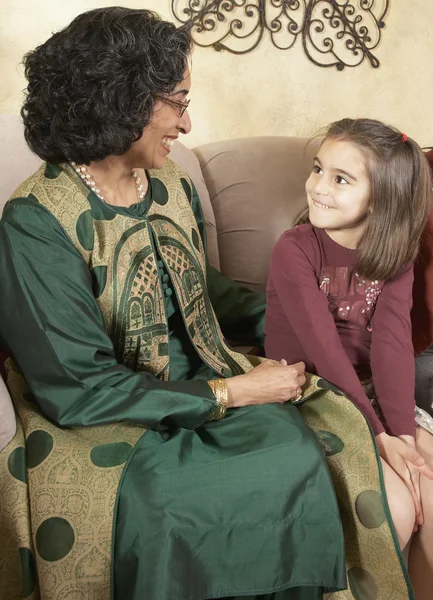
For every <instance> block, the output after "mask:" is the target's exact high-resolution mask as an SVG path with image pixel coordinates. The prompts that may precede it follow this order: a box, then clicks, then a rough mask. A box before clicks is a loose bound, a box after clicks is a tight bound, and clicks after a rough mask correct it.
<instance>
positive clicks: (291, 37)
mask: <svg viewBox="0 0 433 600" xmlns="http://www.w3.org/2000/svg"><path fill="white" fill-rule="evenodd" d="M170 1H171V9H172V12H173V15H174V16H175V18H176V19H177V20H178V21H180V22H181V23H184V26H185V27H187V28H188V29H190V30H191V34H192V37H193V40H194V42H195V43H196V44H197V45H198V46H202V47H213V48H214V49H215V50H218V51H221V50H227V51H228V52H232V53H234V54H246V53H247V52H251V50H254V48H256V47H257V46H258V45H259V44H260V42H261V40H262V38H263V36H264V34H265V32H268V33H269V35H270V38H271V40H272V43H273V45H274V46H275V47H276V48H279V49H280V50H288V49H289V48H292V47H293V46H294V45H295V43H296V41H297V39H298V38H301V39H302V44H303V47H304V51H305V54H306V55H307V56H308V58H309V59H310V60H311V61H312V62H313V63H314V64H316V65H318V66H319V67H333V66H335V67H336V68H337V69H338V70H339V71H342V70H343V69H344V67H356V66H358V65H360V64H361V63H362V62H363V61H364V59H367V60H368V61H369V62H370V64H371V66H372V67H374V68H377V67H379V65H380V63H379V60H378V59H377V57H376V56H375V55H374V54H373V50H374V49H375V48H376V47H377V46H378V44H379V42H380V39H381V34H382V29H383V27H385V21H384V18H385V16H386V14H387V12H388V10H389V4H390V0H170Z"/></svg>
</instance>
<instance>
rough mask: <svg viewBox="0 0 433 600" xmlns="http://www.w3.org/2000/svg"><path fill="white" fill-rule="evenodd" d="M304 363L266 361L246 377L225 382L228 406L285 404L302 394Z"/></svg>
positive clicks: (237, 377) (238, 377)
mask: <svg viewBox="0 0 433 600" xmlns="http://www.w3.org/2000/svg"><path fill="white" fill-rule="evenodd" d="M304 372H305V364H304V363H303V362H299V363H296V364H295V365H288V364H287V362H286V361H285V360H282V361H280V362H275V361H273V360H266V361H264V362H263V363H262V364H261V365H259V366H258V367H255V368H254V369H252V370H251V371H249V372H248V373H245V375H237V376H236V377H231V378H230V379H227V380H226V381H227V390H228V407H232V408H235V407H240V406H247V405H249V404H270V403H272V402H280V403H283V402H287V401H288V400H291V399H293V398H296V396H298V395H299V394H301V393H302V386H303V385H304V384H305V381H306V380H305V375H304Z"/></svg>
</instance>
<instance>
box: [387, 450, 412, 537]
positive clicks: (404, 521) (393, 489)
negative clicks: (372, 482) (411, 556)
mask: <svg viewBox="0 0 433 600" xmlns="http://www.w3.org/2000/svg"><path fill="white" fill-rule="evenodd" d="M382 467H383V475H384V481H385V488H386V496H387V500H388V505H389V510H390V512H391V517H392V521H393V523H394V527H395V530H396V532H397V537H398V541H399V543H400V547H401V548H402V549H403V548H404V547H405V546H406V545H407V544H408V543H409V540H410V538H411V536H412V533H413V527H414V524H415V506H414V502H413V500H412V496H411V494H410V492H409V490H408V489H407V487H406V485H405V484H404V483H403V481H402V480H401V479H400V477H399V476H398V475H397V474H396V473H395V472H394V471H393V470H392V469H391V467H390V466H389V465H388V464H387V463H385V462H384V461H382Z"/></svg>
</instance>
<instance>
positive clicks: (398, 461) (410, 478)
mask: <svg viewBox="0 0 433 600" xmlns="http://www.w3.org/2000/svg"><path fill="white" fill-rule="evenodd" d="M376 443H377V447H378V449H379V454H380V456H381V457H382V458H383V459H384V460H385V461H386V462H387V463H388V464H389V466H390V467H391V468H392V469H394V471H395V472H396V473H397V475H398V476H399V477H400V479H402V481H403V482H404V483H405V484H406V486H407V488H408V490H409V492H410V494H411V496H412V499H413V502H414V506H415V513H416V525H417V526H418V525H422V524H423V522H424V519H423V514H422V506H421V494H420V487H419V478H420V476H421V475H424V476H425V477H427V478H428V479H431V480H433V471H431V469H429V467H428V466H427V465H426V463H425V460H424V459H423V457H422V456H421V455H420V454H419V453H418V452H417V450H416V447H415V440H414V439H413V438H412V437H411V436H401V438H398V437H395V436H391V435H388V434H387V433H381V434H379V435H377V436H376Z"/></svg>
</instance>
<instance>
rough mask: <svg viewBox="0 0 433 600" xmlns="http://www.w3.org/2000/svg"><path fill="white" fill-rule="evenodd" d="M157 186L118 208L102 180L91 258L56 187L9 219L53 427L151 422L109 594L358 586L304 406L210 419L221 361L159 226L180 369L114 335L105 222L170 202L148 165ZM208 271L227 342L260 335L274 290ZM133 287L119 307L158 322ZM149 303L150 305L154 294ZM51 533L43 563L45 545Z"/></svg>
mask: <svg viewBox="0 0 433 600" xmlns="http://www.w3.org/2000/svg"><path fill="white" fill-rule="evenodd" d="M60 172H62V173H61V174H62V176H67V181H68V188H69V189H68V193H69V191H70V190H73V191H74V193H75V187H76V188H77V190H78V189H82V184H81V182H80V181H79V180H78V178H77V177H76V176H75V175H74V174H73V173H71V172H70V171H66V170H65V169H62V167H59V166H58V165H50V164H48V165H46V167H45V174H44V177H45V178H46V179H47V181H48V180H50V181H51V180H54V179H56V177H57V176H58V175H59V173H60ZM50 181H48V183H50ZM184 181H185V182H186V183H185V182H184ZM48 183H47V188H46V189H49V186H48ZM149 183H150V186H149V192H148V194H147V196H146V198H145V200H144V201H143V202H141V203H139V204H135V205H133V206H131V207H130V208H118V207H113V206H108V205H105V204H103V203H102V202H101V201H100V200H99V199H98V198H97V197H96V196H95V195H94V194H92V193H89V195H88V196H87V200H88V203H89V210H87V208H86V210H85V212H84V213H82V214H84V215H85V216H84V217H82V216H80V219H79V220H78V221H77V224H76V225H75V224H74V227H75V230H76V231H77V232H78V238H79V239H80V240H82V245H83V247H84V248H85V250H86V252H87V254H86V256H87V259H86V260H84V259H83V252H80V251H78V250H77V244H76V243H74V241H73V240H72V239H71V236H70V235H69V234H68V232H67V230H66V229H65V225H64V223H65V222H67V221H66V220H65V221H64V222H63V225H61V224H60V222H59V220H58V219H57V218H56V217H55V216H54V214H53V213H52V212H51V211H50V210H48V208H47V204H46V203H45V202H44V199H43V198H42V192H39V195H38V193H37V191H34V192H32V193H26V195H24V194H23V195H22V196H20V197H15V198H14V199H13V200H11V201H10V202H9V203H8V204H7V205H6V207H5V210H4V213H3V218H2V221H1V223H0V293H1V298H2V300H1V305H0V334H1V340H2V345H3V346H4V347H5V348H7V350H8V351H9V353H10V355H11V356H12V358H13V360H14V362H15V364H16V365H17V367H18V369H19V370H20V371H21V373H23V375H24V377H25V380H26V383H27V385H28V387H29V389H30V391H31V394H32V396H33V398H34V399H35V400H36V404H37V406H38V409H40V410H41V411H42V413H43V415H45V417H48V420H49V421H50V426H51V427H54V428H57V429H59V430H60V429H61V430H62V431H66V432H67V431H68V430H70V428H71V430H77V431H78V430H82V428H92V427H100V426H109V425H110V424H112V423H118V422H122V423H131V424H135V425H136V426H140V427H142V428H143V433H142V434H140V436H139V438H138V441H137V443H136V444H135V445H134V447H133V448H132V449H131V450H130V451H129V452H127V453H126V455H125V458H126V461H125V466H124V468H123V472H122V476H121V479H120V483H119V486H118V489H117V498H116V505H115V509H114V511H113V512H114V514H113V537H112V548H111V597H112V598H115V599H116V600H142V599H146V600H205V599H207V598H209V599H210V598H222V597H233V596H234V597H243V598H245V597H247V598H256V597H259V596H260V597H263V598H274V599H278V600H319V599H320V598H322V594H323V593H325V592H333V591H338V590H341V589H344V588H345V587H346V572H345V558H344V541H343V533H342V526H341V522H340V516H339V510H338V506H337V501H336V496H335V492H334V489H333V485H332V482H331V479H330V475H329V471H328V468H327V464H326V461H325V456H324V452H323V449H322V446H321V444H320V443H319V441H318V439H317V437H316V435H315V433H314V432H313V431H312V430H311V429H309V428H308V427H307V426H306V425H305V423H304V422H303V419H302V418H301V416H300V413H299V411H298V409H297V408H296V407H294V406H293V405H290V404H284V405H280V404H270V405H264V406H248V407H245V408H242V409H236V410H229V411H228V413H227V415H226V417H225V418H224V419H222V420H220V421H209V420H208V418H209V416H210V414H211V412H212V410H213V409H214V407H215V398H214V396H213V394H212V392H211V390H210V387H209V386H208V384H207V380H209V379H215V378H218V377H220V376H221V373H220V372H217V370H215V369H214V368H211V366H209V364H206V363H205V362H204V361H203V359H202V357H201V356H200V355H199V353H198V352H197V348H196V345H195V343H194V341H193V340H194V339H195V338H194V336H193V334H192V333H191V332H192V329H191V326H189V327H187V326H186V324H185V323H186V320H185V319H186V317H185V314H184V312H185V311H184V310H183V309H181V307H180V300H179V297H180V292H179V289H181V288H179V287H176V285H175V282H174V281H173V280H174V279H175V277H174V276H173V271H170V269H168V268H167V261H165V260H163V259H162V254H161V251H159V249H158V248H159V247H157V240H156V239H155V236H153V237H152V252H153V255H154V259H155V270H156V272H157V279H158V284H159V286H160V289H161V291H162V293H161V297H162V298H163V302H164V307H163V309H164V314H165V315H166V322H167V330H168V348H167V344H166V343H165V342H164V343H159V346H158V348H159V350H158V351H159V352H160V353H161V352H163V350H164V349H165V350H167V355H168V364H169V375H168V376H167V371H163V370H161V373H162V375H161V376H155V374H153V373H151V372H148V371H146V369H145V368H143V367H142V366H140V365H142V363H140V362H139V361H138V362H137V360H136V354H137V349H136V348H135V349H134V352H135V354H134V352H133V353H132V354H133V359H130V357H131V353H130V354H128V353H127V351H126V350H125V348H123V349H122V350H119V348H118V347H117V345H116V344H118V342H117V340H118V339H119V336H118V335H117V333H116V331H114V330H113V328H111V329H110V327H109V326H107V318H106V315H104V314H103V311H102V310H101V308H100V305H99V304H98V302H97V299H98V298H99V297H100V296H101V294H102V292H103V290H104V287H105V286H106V285H107V279H106V271H104V269H103V267H101V265H100V264H99V263H98V260H99V258H98V256H97V252H105V256H109V259H110V260H111V257H113V256H115V254H116V251H117V246H115V245H113V246H110V240H109V238H108V235H106V233H105V232H106V229H105V227H106V226H107V227H108V225H109V224H110V223H111V224H113V223H120V224H122V223H123V222H124V221H125V220H128V227H130V228H131V230H132V229H133V228H135V229H134V231H139V229H137V228H139V226H141V225H143V224H145V223H146V222H147V220H148V219H149V211H150V209H151V207H152V206H153V207H155V206H163V204H164V203H166V202H167V194H166V190H165V189H162V186H161V183H160V181H159V180H158V178H156V177H154V176H153V175H152V174H150V175H149ZM173 185H174V186H177V187H180V184H179V185H178V182H177V181H174V183H173ZM79 186H81V188H80V187H79ZM182 188H183V189H184V190H185V193H186V196H187V198H188V201H189V202H190V208H189V209H188V210H189V211H190V212H191V215H189V214H188V215H187V218H188V219H190V218H191V219H193V220H194V221H195V223H196V226H197V230H198V232H199V236H200V240H197V239H195V237H196V236H197V233H196V232H195V230H194V228H193V230H192V233H191V237H192V238H194V239H193V241H194V245H195V246H196V247H198V246H201V245H202V246H203V247H204V251H205V245H206V236H205V226H204V219H203V215H202V212H201V207H200V203H199V200H198V197H197V195H196V193H195V190H194V188H193V186H192V185H190V184H188V181H187V180H186V179H185V180H183V181H182ZM182 188H180V189H182ZM44 189H45V188H44ZM176 189H177V188H176ZM45 192H46V190H45ZM77 193H78V192H77ZM71 197H74V195H73V194H72V196H71ZM168 202H170V198H168ZM188 210H186V213H187V212H188ZM182 218H183V217H182ZM185 218H186V217H185ZM179 222H180V217H179ZM185 222H186V221H185ZM175 225H176V226H178V224H176V223H175ZM128 227H123V229H122V227H120V226H119V232H120V233H119V239H122V240H123V241H124V240H127V237H126V234H125V233H124V232H125V231H129V229H128ZM92 232H94V234H95V235H97V236H98V239H99V240H102V242H100V244H99V246H98V245H97V244H96V243H94V244H93V245H92V243H93V242H92V240H93V237H92V235H93V233H92ZM105 235H106V237H104V236H105ZM152 235H153V234H152ZM122 236H123V237H122ZM128 239H129V238H128ZM131 248H132V246H131ZM101 249H102V250H101ZM128 252H129V254H130V256H129V258H128V260H130V261H131V264H132V263H133V262H134V261H137V260H138V262H139V261H140V260H142V257H141V254H140V253H139V252H137V251H136V249H135V250H134V249H131V250H129V251H128ZM128 264H129V263H128ZM204 277H205V281H206V287H207V290H208V295H209V298H210V301H211V304H212V306H213V309H214V311H215V314H216V318H217V320H218V322H219V324H220V326H221V329H222V332H223V335H224V338H225V340H229V341H230V343H231V344H233V343H242V344H244V345H245V344H257V345H262V344H263V321H264V311H265V299H264V295H262V294H255V293H253V292H251V291H250V290H248V289H247V288H245V287H242V286H241V285H239V284H237V283H235V282H233V281H231V280H229V279H228V278H226V277H224V276H222V275H221V274H220V273H219V272H218V271H216V270H215V269H213V268H212V267H209V266H207V268H206V274H205V275H204ZM183 281H184V283H183V285H189V283H185V281H188V280H183ZM191 285H198V284H197V282H195V283H194V282H193V283H192V284H191ZM122 293H123V290H120V291H119V297H120V296H121V295H122ZM128 294H129V292H128ZM128 294H126V296H125V298H126V301H125V303H124V304H123V305H121V304H120V305H121V306H128V311H129V312H128V319H134V318H135V317H136V321H137V322H138V321H139V320H140V318H144V319H145V318H146V314H148V313H146V310H147V309H146V306H147V305H146V301H144V304H143V306H144V309H143V310H144V317H143V315H140V314H139V313H138V312H137V313H135V312H134V311H135V310H136V309H135V308H134V306H133V307H132V308H131V305H130V304H128V302H127V300H128V298H129V296H128ZM148 302H149V307H150V306H151V304H150V303H151V302H152V298H149V300H148ZM137 310H138V309H137ZM149 310H150V308H149ZM122 319H123V315H120V317H119V318H118V322H119V323H122V322H123V321H122ZM125 319H126V316H125V318H124V320H125ZM126 329H127V327H126ZM113 331H114V333H113ZM125 335H126V334H125ZM152 335H153V334H152ZM155 335H159V334H157V333H155ZM116 336H117V337H116ZM152 339H154V340H155V339H156V338H152ZM157 339H159V338H157ZM155 343H156V342H152V343H151V345H152V344H155ZM203 351H206V349H204V350H203ZM125 356H127V357H129V358H128V360H127V361H126V360H124V358H123V357H125ZM134 357H135V358H134ZM131 360H132V363H131ZM133 360H135V363H134V362H133ZM122 363H123V364H122ZM125 363H126V364H125ZM164 373H165V375H164ZM106 448H107V451H106V453H105V454H104V455H103V457H102V458H100V459H99V463H100V464H99V466H101V465H102V466H103V467H110V466H112V464H113V465H114V464H118V463H116V452H114V451H113V455H112V454H110V448H109V444H108V445H106ZM118 449H119V448H117V450H118ZM114 450H116V449H114ZM37 451H38V452H39V453H40V452H41V449H40V448H38V450H37ZM27 452H28V453H29V452H31V450H29V449H27ZM28 460H30V457H29V454H28ZM110 461H112V462H110ZM54 514H55V512H53V515H54ZM65 518H66V517H65ZM40 530H41V528H39V530H38V531H37V535H36V538H35V539H36V547H37V550H38V553H39V554H38V556H37V559H38V560H41V556H42V558H44V553H43V552H41V551H40V541H41V540H40V538H41V536H42V535H43V532H40ZM38 534H39V538H38ZM49 543H50V541H49V540H48V541H46V542H45V545H46V544H48V545H49ZM38 544H39V545H38ZM39 555H41V556H39ZM47 555H49V552H48V553H47V551H45V556H47ZM38 560H37V561H36V562H37V564H39V563H38ZM46 560H50V559H46ZM52 560H53V561H54V560H55V558H54V559H52ZM41 597H42V598H43V596H41ZM77 597H78V596H77ZM80 597H81V596H80ZM92 597H93V596H92ZM95 598H96V596H95Z"/></svg>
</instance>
